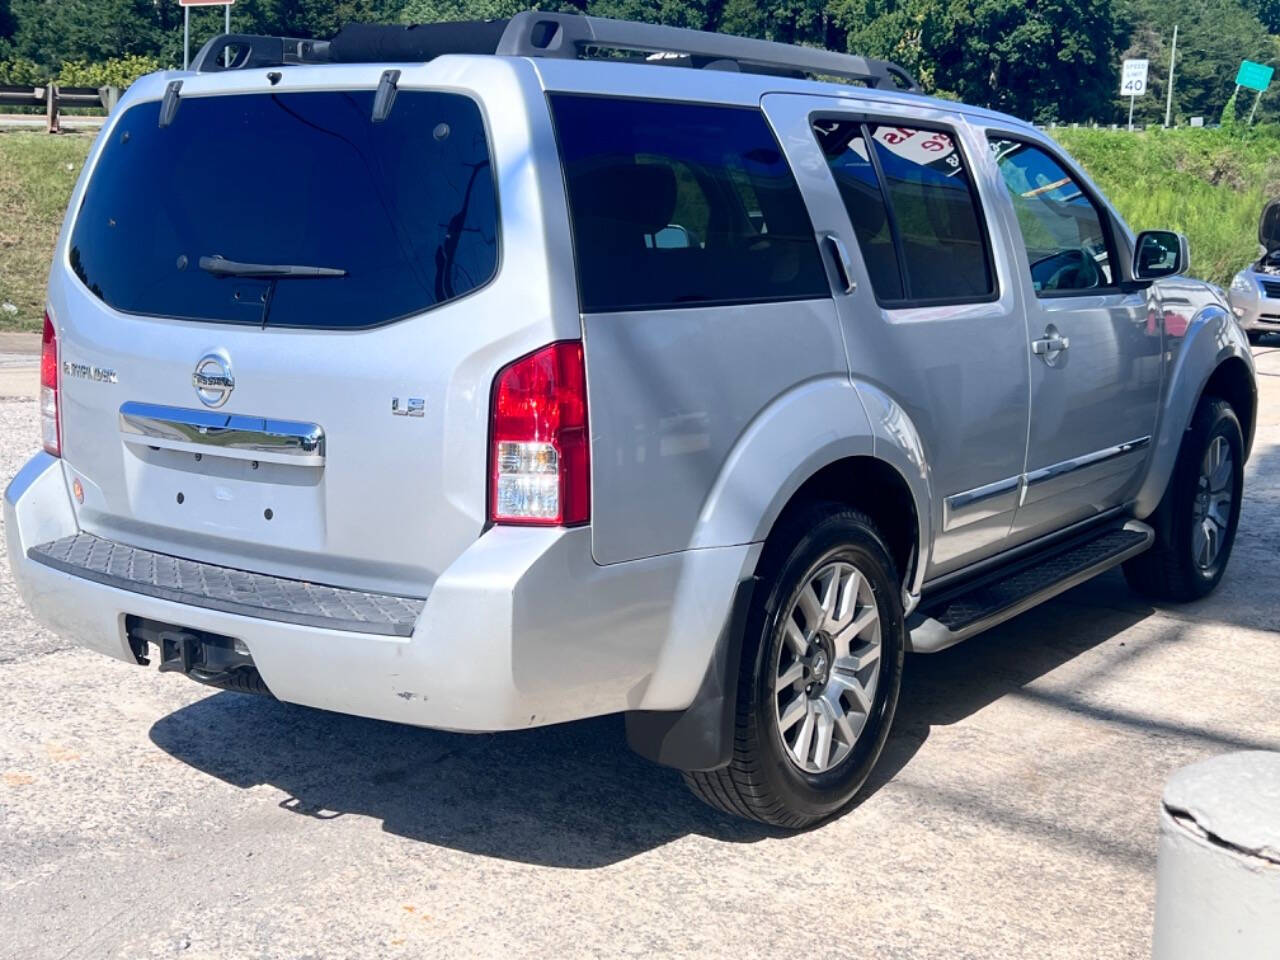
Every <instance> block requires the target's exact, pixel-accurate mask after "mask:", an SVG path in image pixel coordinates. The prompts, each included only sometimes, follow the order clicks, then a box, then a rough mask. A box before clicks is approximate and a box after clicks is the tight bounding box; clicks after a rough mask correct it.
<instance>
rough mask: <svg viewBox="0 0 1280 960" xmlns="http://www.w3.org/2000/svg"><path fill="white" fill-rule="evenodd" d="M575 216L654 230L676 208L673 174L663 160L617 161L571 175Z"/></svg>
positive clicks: (644, 229) (669, 217)
mask: <svg viewBox="0 0 1280 960" xmlns="http://www.w3.org/2000/svg"><path fill="white" fill-rule="evenodd" d="M575 180H576V181H577V182H576V183H575V185H574V199H575V201H576V205H577V206H579V207H581V208H582V209H581V210H580V211H579V213H578V215H579V216H586V217H590V218H592V219H598V220H610V221H613V222H614V223H618V224H626V225H628V226H632V227H634V228H635V229H636V231H637V232H638V233H645V234H649V233H657V232H658V231H659V230H661V229H662V228H663V227H665V226H667V224H669V223H670V222H671V216H672V214H673V213H674V212H675V209H676V175H675V172H674V171H673V170H672V169H671V168H670V167H669V166H667V165H666V164H663V163H636V162H635V161H633V160H618V161H615V162H613V163H610V164H608V165H607V166H602V167H597V168H596V169H594V170H590V171H587V172H584V173H582V174H579V175H578V176H577V177H575Z"/></svg>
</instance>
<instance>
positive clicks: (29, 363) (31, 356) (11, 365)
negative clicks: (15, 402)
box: [0, 331, 40, 400]
mask: <svg viewBox="0 0 1280 960" xmlns="http://www.w3.org/2000/svg"><path fill="white" fill-rule="evenodd" d="M39 393H40V334H38V333H12V332H6V331H0V398H4V397H10V398H27V399H32V400H34V399H35V398H36V397H37V396H38V395H39Z"/></svg>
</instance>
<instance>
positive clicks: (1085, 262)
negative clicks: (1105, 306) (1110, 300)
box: [991, 138, 1111, 293]
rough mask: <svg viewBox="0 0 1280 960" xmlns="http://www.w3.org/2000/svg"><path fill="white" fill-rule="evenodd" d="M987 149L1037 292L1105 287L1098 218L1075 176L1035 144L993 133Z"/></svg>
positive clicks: (1103, 238)
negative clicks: (1010, 206) (1009, 200)
mask: <svg viewBox="0 0 1280 960" xmlns="http://www.w3.org/2000/svg"><path fill="white" fill-rule="evenodd" d="M991 149H992V151H993V152H994V154H995V158H996V165H997V166H998V167H999V168H1000V175H1001V177H1002V178H1003V180H1004V185H1005V186H1006V187H1007V188H1008V189H1009V196H1010V197H1011V198H1012V200H1013V208H1014V211H1015V212H1016V213H1017V215H1018V226H1019V228H1020V229H1021V232H1022V243H1023V245H1024V246H1025V247H1026V250H1027V260H1028V262H1029V263H1030V264H1031V282H1032V285H1033V286H1034V287H1035V289H1036V292H1037V293H1041V292H1043V293H1051V292H1055V291H1070V290H1092V289H1095V288H1097V287H1107V286H1110V285H1111V258H1110V256H1109V247H1108V244H1107V234H1106V231H1105V230H1104V229H1103V226H1102V217H1101V216H1100V215H1099V213H1098V210H1097V208H1096V207H1095V206H1094V205H1093V201H1092V200H1090V199H1089V197H1088V195H1086V194H1085V193H1084V191H1083V190H1082V189H1081V187H1080V184H1079V183H1077V182H1076V180H1075V178H1073V177H1072V176H1071V175H1070V174H1069V173H1067V171H1066V170H1064V169H1063V168H1062V166H1061V165H1060V164H1059V163H1058V162H1057V161H1056V160H1055V159H1054V158H1053V157H1051V156H1050V155H1049V154H1047V153H1045V152H1044V151H1043V150H1041V149H1040V148H1039V147H1033V146H1031V145H1030V144H1027V143H1020V142H1019V141H1017V140H1008V139H1003V138H992V140H991Z"/></svg>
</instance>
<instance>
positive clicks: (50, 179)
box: [0, 130, 93, 330]
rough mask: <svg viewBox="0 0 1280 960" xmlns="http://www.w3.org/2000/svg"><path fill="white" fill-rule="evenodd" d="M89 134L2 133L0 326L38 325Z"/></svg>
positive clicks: (23, 327)
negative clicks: (52, 260) (51, 261)
mask: <svg viewBox="0 0 1280 960" xmlns="http://www.w3.org/2000/svg"><path fill="white" fill-rule="evenodd" d="M92 142H93V139H92V136H90V135H89V134H78V133H65V134H60V135H58V136H50V135H49V134H47V133H38V132H32V131H19V130H14V131H5V132H0V330H39V329H40V325H41V323H42V322H43V318H44V290H45V281H46V280H47V278H48V276H49V258H50V255H51V254H52V252H53V244H54V241H55V240H56V239H57V237H58V226H59V225H60V224H61V223H62V214H63V212H64V211H65V210H66V207H67V197H68V196H70V194H71V188H72V187H73V186H75V182H76V177H78V176H79V175H80V168H81V167H82V166H83V164H84V159H85V156H86V155H87V154H88V152H89V145H90V144H91V143H92Z"/></svg>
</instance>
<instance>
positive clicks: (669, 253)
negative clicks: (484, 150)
mask: <svg viewBox="0 0 1280 960" xmlns="http://www.w3.org/2000/svg"><path fill="white" fill-rule="evenodd" d="M551 107H552V112H553V114H554V117H555V124H556V135H557V138H558V140H559V144H560V154H561V159H562V162H563V165H564V178H565V185H566V188H567V190H568V196H569V211H570V215H571V217H572V220H573V240H574V250H575V261H576V264H577V270H578V289H579V294H580V297H581V301H582V309H583V310H584V311H585V312H588V313H594V312H604V311H622V310H645V309H663V308H672V307H696V306H709V305H716V304H732V303H752V302H768V301H777V300H795V299H808V298H816V297H828V296H830V295H831V294H830V288H829V286H828V283H827V279H826V273H825V271H824V269H823V266H822V261H821V259H820V257H819V253H818V247H817V241H816V240H815V238H814V234H813V226H812V224H811V223H810V221H809V216H808V213H807V211H806V210H805V208H804V201H803V199H802V198H801V196H800V191H799V188H798V187H797V186H796V182H795V179H794V177H793V176H792V174H791V170H790V168H789V167H788V166H787V162H786V160H785V158H784V157H783V155H782V151H781V150H780V149H779V147H778V143H777V141H776V140H775V139H774V137H773V134H772V132H771V131H770V130H769V127H768V125H767V124H766V123H765V120H764V117H763V116H762V115H761V114H760V112H759V111H758V110H754V109H749V108H739V107H718V106H707V105H702V104H687V103H673V102H659V101H649V100H634V99H630V100H629V99H621V98H612V97H597V96H580V95H571V94H553V95H552V96H551Z"/></svg>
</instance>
